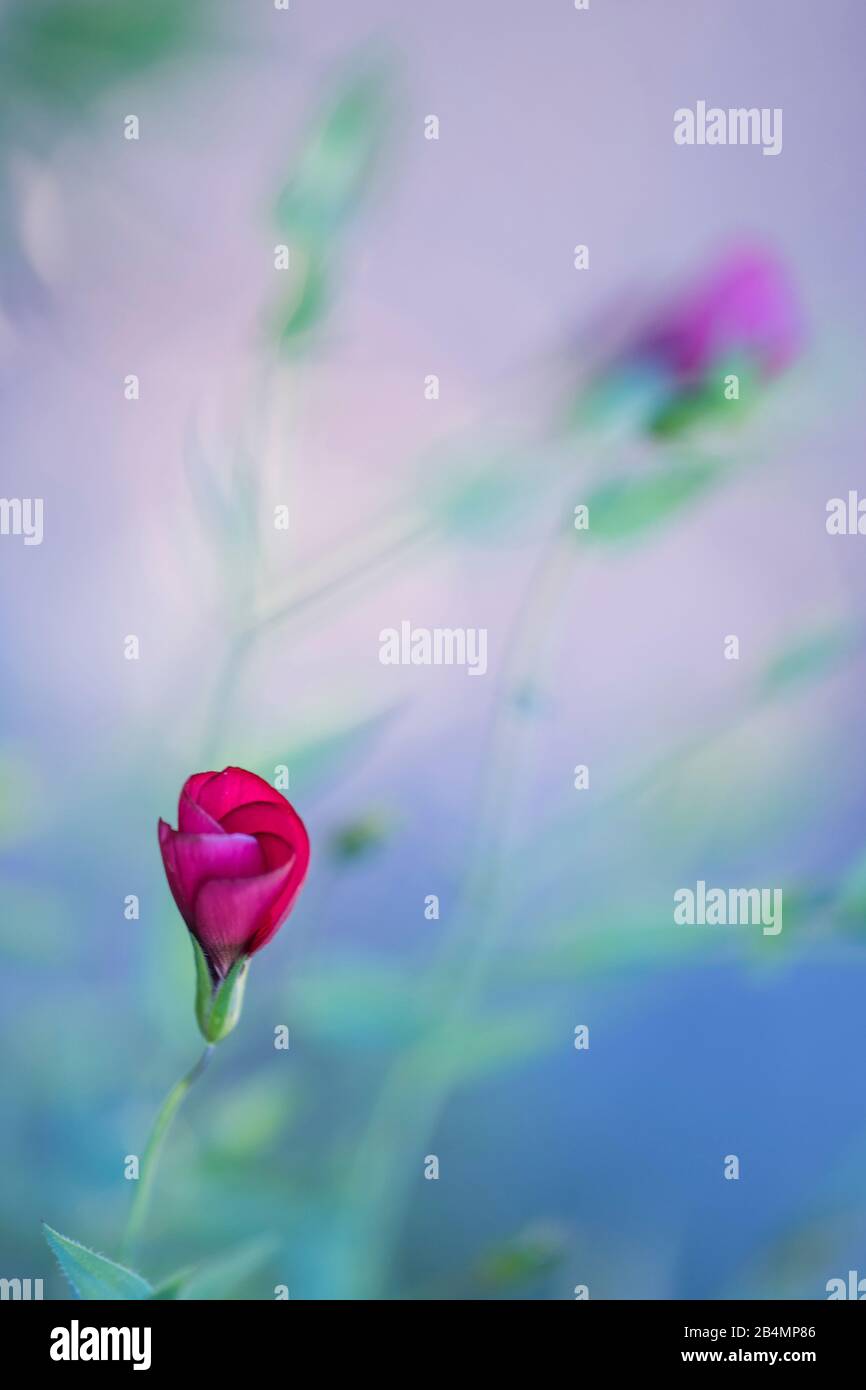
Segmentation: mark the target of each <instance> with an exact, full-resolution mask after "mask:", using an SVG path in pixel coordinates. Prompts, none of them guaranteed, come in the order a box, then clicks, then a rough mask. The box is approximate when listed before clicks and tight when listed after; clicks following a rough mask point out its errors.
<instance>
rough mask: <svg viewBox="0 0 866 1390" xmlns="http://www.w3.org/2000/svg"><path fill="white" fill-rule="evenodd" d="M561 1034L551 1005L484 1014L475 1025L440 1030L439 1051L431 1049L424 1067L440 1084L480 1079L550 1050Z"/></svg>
mask: <svg viewBox="0 0 866 1390" xmlns="http://www.w3.org/2000/svg"><path fill="white" fill-rule="evenodd" d="M558 1037H560V1034H559V1032H558V1029H557V1025H556V1023H555V1022H554V1021H553V1020H552V1019H551V1016H550V1010H549V1009H532V1010H530V1009H525V1010H523V1011H521V1012H514V1013H511V1014H501V1015H499V1016H495V1015H494V1016H488V1017H486V1018H480V1019H478V1021H477V1022H475V1023H473V1025H472V1027H471V1028H469V1027H466V1028H460V1027H458V1028H455V1029H454V1030H453V1031H452V1032H449V1033H447V1034H438V1035H437V1038H436V1044H435V1051H434V1050H429V1049H428V1051H427V1054H426V1057H425V1061H424V1066H423V1071H424V1074H425V1078H426V1079H427V1080H429V1081H433V1082H435V1083H437V1084H440V1083H443V1082H446V1083H448V1084H453V1085H459V1084H461V1083H465V1082H467V1081H476V1080H478V1079H479V1078H480V1077H485V1076H488V1075H490V1074H491V1073H493V1072H496V1071H499V1070H500V1069H501V1068H502V1067H509V1066H513V1065H514V1063H515V1062H522V1061H524V1060H526V1059H527V1058H529V1057H534V1056H536V1055H537V1054H538V1053H540V1052H546V1051H547V1049H548V1048H549V1047H552V1046H553V1044H554V1043H555V1042H556V1041H557V1038H558Z"/></svg>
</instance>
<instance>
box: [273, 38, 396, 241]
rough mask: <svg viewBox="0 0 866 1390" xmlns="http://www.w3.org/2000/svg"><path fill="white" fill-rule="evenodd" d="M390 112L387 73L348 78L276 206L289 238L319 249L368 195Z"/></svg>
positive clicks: (374, 69) (376, 71) (366, 72)
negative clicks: (365, 195) (318, 246)
mask: <svg viewBox="0 0 866 1390" xmlns="http://www.w3.org/2000/svg"><path fill="white" fill-rule="evenodd" d="M390 109H391V94H390V84H389V82H388V80H387V73H386V72H385V71H384V70H383V69H382V67H381V66H375V67H372V68H368V69H365V70H363V71H359V72H355V73H353V74H351V75H350V76H349V77H348V79H347V80H346V81H345V82H344V83H343V85H342V87H341V88H340V90H339V91H338V92H337V93H336V96H335V97H334V98H333V100H332V101H331V102H329V103H328V104H327V105H326V106H325V108H324V109H323V110H322V111H321V112H320V113H319V115H318V117H317V118H316V120H315V122H314V124H313V127H312V129H311V131H310V132H309V134H308V136H307V140H306V144H305V146H304V148H303V150H302V151H301V154H300V157H299V159H298V163H297V166H296V168H295V170H294V172H293V173H292V175H291V177H290V178H289V180H288V182H287V184H286V186H285V188H284V189H283V191H282V193H281V194H280V197H279V199H278V202H277V207H276V222H277V227H278V229H279V231H280V232H282V233H283V234H284V235H285V236H286V237H287V238H288V239H289V240H296V241H299V242H301V243H302V244H303V245H305V246H307V247H313V246H316V245H320V244H321V243H322V242H323V241H324V240H326V239H328V238H330V237H332V236H333V235H334V233H335V232H336V231H337V230H339V228H340V227H341V226H342V224H343V222H344V221H345V219H346V218H347V217H348V216H349V215H350V214H352V213H353V212H354V211H355V209H356V207H357V205H358V203H359V201H360V200H361V198H362V197H363V195H364V194H365V193H366V191H367V188H368V185H369V183H370V180H371V178H372V175H373V173H374V171H375V169H376V166H377V165H378V163H379V159H380V157H381V154H382V150H383V145H384V139H385V132H386V129H387V126H388V124H389V116H390Z"/></svg>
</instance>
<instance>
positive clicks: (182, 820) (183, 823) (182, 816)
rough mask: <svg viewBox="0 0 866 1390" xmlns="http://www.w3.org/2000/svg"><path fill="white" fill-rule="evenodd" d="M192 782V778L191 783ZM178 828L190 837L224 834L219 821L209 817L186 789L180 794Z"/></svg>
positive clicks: (208, 774) (209, 774)
mask: <svg viewBox="0 0 866 1390" xmlns="http://www.w3.org/2000/svg"><path fill="white" fill-rule="evenodd" d="M206 775H207V776H212V775H213V776H215V775H216V774H211V773H207V774H206ZM192 780H193V779H192V778H190V781H192ZM177 828H178V830H184V831H186V833H187V834H189V835H219V834H221V833H222V826H221V825H220V823H219V821H218V820H214V818H213V816H209V815H208V813H207V811H205V810H204V808H203V807H202V806H199V804H198V802H196V801H194V800H193V798H192V796H191V795H190V794H189V792H188V791H187V789H186V787H184V789H183V791H182V792H181V794H180V801H179V802H178V806H177Z"/></svg>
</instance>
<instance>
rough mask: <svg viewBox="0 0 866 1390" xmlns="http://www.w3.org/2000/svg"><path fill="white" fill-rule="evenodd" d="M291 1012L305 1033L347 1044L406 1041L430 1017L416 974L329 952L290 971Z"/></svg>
mask: <svg viewBox="0 0 866 1390" xmlns="http://www.w3.org/2000/svg"><path fill="white" fill-rule="evenodd" d="M292 1013H293V1015H294V1017H295V1019H296V1020H297V1024H298V1027H299V1029H300V1031H301V1032H302V1033H303V1034H304V1036H305V1037H307V1038H314V1039H316V1040H318V1041H321V1042H324V1043H326V1044H336V1045H338V1046H339V1045H349V1046H352V1047H377V1046H382V1045H389V1044H392V1043H395V1042H399V1043H405V1042H408V1041H410V1040H411V1039H413V1038H414V1037H416V1036H417V1034H418V1032H419V1030H420V1029H421V1028H422V1027H423V1026H424V1025H425V1024H426V1023H427V1022H428V1020H429V1017H430V1014H429V1002H428V1000H427V997H426V996H425V994H424V993H423V990H422V989H421V988H419V983H418V980H417V977H415V978H413V977H412V976H411V975H409V974H407V972H406V971H405V970H400V969H398V968H397V967H396V966H394V965H392V964H391V963H390V962H388V961H384V960H383V961H376V960H374V959H369V958H362V957H360V956H359V957H354V956H353V957H349V958H346V957H342V958H338V957H331V958H329V959H327V960H324V961H321V962H320V963H318V964H317V965H316V966H308V967H307V968H306V969H305V970H304V971H302V972H301V973H300V974H299V975H297V976H295V978H294V980H293V983H292Z"/></svg>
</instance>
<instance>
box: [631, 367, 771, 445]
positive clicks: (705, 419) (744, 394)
mask: <svg viewBox="0 0 866 1390" xmlns="http://www.w3.org/2000/svg"><path fill="white" fill-rule="evenodd" d="M731 375H733V376H738V377H739V379H740V382H739V390H740V395H739V397H738V399H737V400H727V399H726V397H725V380H726V378H727V377H728V376H731ZM759 390H760V380H759V378H758V375H757V373H756V371H755V369H754V367H753V366H752V365H751V364H750V363H749V362H747V361H745V360H742V359H741V360H739V361H731V362H728V363H721V362H718V363H716V364H715V366H714V367H713V369H712V371H710V372H708V373H707V375H706V377H705V378H704V379H703V381H701V382H699V383H698V384H697V385H696V386H695V387H694V388H693V389H691V390H677V391H674V392H673V393H672V395H671V396H670V398H669V399H668V400H667V401H666V402H665V403H664V405H662V406H661V408H660V409H658V410H657V411H656V412H655V413H654V414H653V415H652V417H651V419H650V421H649V430H650V433H651V434H655V435H657V436H659V437H662V438H667V439H670V438H672V437H673V436H674V435H681V434H683V433H685V431H686V430H690V429H693V428H694V427H695V425H702V426H705V425H708V424H732V423H734V422H735V421H737V420H741V419H742V417H743V415H744V414H745V412H746V411H747V409H748V408H749V407H750V406H751V405H753V404H754V402H755V400H756V398H757V395H758V392H759Z"/></svg>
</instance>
